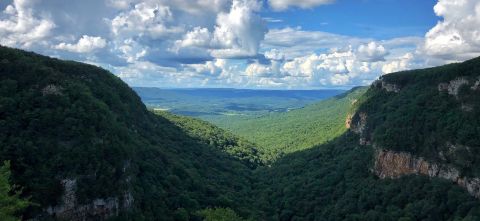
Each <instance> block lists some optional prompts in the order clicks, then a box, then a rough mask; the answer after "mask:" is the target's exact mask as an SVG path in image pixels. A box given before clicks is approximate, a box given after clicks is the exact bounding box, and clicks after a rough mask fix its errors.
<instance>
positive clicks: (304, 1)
mask: <svg viewBox="0 0 480 221" xmlns="http://www.w3.org/2000/svg"><path fill="white" fill-rule="evenodd" d="M334 1H335V0H268V3H269V4H270V7H272V9H273V10H276V11H283V10H286V9H288V8H289V7H299V8H303V9H306V8H313V7H316V6H319V5H325V4H330V3H333V2H334Z"/></svg>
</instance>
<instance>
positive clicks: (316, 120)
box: [214, 87, 367, 161]
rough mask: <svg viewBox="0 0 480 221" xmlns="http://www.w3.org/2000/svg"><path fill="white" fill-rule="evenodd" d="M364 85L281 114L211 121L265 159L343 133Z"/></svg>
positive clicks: (273, 157)
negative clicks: (259, 151)
mask: <svg viewBox="0 0 480 221" xmlns="http://www.w3.org/2000/svg"><path fill="white" fill-rule="evenodd" d="M366 89H367V88H366V87H357V88H353V89H352V90H350V91H347V92H345V93H343V94H340V95H337V96H335V97H333V98H330V99H327V100H324V101H320V102H318V103H315V104H311V105H307V106H305V107H303V108H300V109H296V110H292V111H289V112H284V113H270V114H266V115H263V116H258V117H243V118H241V117H236V118H225V119H224V120H221V121H219V120H215V121H214V122H215V123H217V124H218V125H220V126H221V127H223V128H226V129H228V130H231V131H233V132H234V133H235V134H238V135H239V136H242V137H245V138H248V139H249V140H250V141H252V142H254V143H256V144H258V145H259V146H261V147H262V148H264V149H265V152H266V153H265V157H266V160H267V161H273V160H275V159H277V158H279V157H281V156H283V155H285V154H289V153H293V152H296V151H299V150H303V149H307V148H310V147H313V146H315V145H318V144H323V143H326V142H328V141H331V140H333V139H334V138H336V137H338V136H340V135H341V134H343V133H345V131H346V130H347V128H346V125H345V119H346V116H347V115H348V114H349V113H350V112H351V111H352V108H353V107H354V105H353V104H354V103H355V102H356V101H357V100H358V99H359V98H360V97H361V96H362V94H363V93H365V91H366Z"/></svg>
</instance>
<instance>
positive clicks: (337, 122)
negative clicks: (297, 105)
mask: <svg viewBox="0 0 480 221" xmlns="http://www.w3.org/2000/svg"><path fill="white" fill-rule="evenodd" d="M465 64H466V65H465V66H455V65H453V66H445V67H440V68H438V69H428V70H419V71H418V74H417V75H418V76H428V77H429V78H435V76H434V75H429V74H428V73H429V72H432V73H433V72H441V70H443V69H447V71H446V72H448V73H449V77H440V79H438V82H439V83H440V82H449V81H450V80H451V79H454V78H455V77H458V76H466V77H468V78H469V80H470V79H473V74H472V75H468V73H469V72H466V70H467V69H469V70H470V69H472V70H474V71H476V70H478V68H479V67H480V64H479V62H478V59H477V60H473V61H469V62H466V63H465ZM451 67H456V68H452V69H449V68H451ZM457 70H458V71H457ZM425 73H427V74H425ZM477 73H479V72H478V71H477ZM417 75H415V76H417ZM389 76H390V75H389ZM391 76H393V77H392V78H391V79H389V82H390V83H393V82H395V83H396V84H398V85H401V90H405V92H403V91H401V92H400V93H397V94H392V93H391V92H386V91H384V90H379V89H380V88H378V87H379V86H378V85H377V84H374V85H373V86H372V87H370V88H368V90H367V89H366V88H360V89H355V90H352V91H350V92H349V93H347V94H344V95H342V96H339V97H335V98H332V99H330V100H328V101H324V102H323V103H319V104H318V105H312V106H308V107H306V108H304V109H300V110H297V111H291V112H288V113H285V114H281V115H278V117H277V116H267V117H265V119H266V120H265V123H266V122H267V120H268V122H275V121H278V122H275V123H272V124H270V127H272V129H271V131H267V132H265V134H262V133H260V136H264V137H267V135H268V134H269V133H273V132H274V131H275V128H277V127H278V131H281V133H280V134H276V135H275V136H277V139H278V140H275V139H273V138H272V139H271V140H268V139H265V141H260V140H261V139H252V140H250V138H251V137H250V136H244V135H242V136H241V137H237V136H236V135H235V132H233V133H232V132H228V131H225V130H222V129H220V128H218V127H216V126H214V125H212V124H210V123H207V122H205V121H201V120H197V119H192V118H188V117H183V116H176V115H173V114H170V113H165V112H158V111H157V112H152V111H149V110H148V109H147V108H146V107H145V105H144V104H143V103H142V102H141V100H140V98H139V97H138V96H137V95H136V94H135V93H134V92H133V91H132V89H130V88H129V87H128V86H127V85H126V84H125V83H123V82H122V81H121V80H120V79H119V78H117V77H115V76H114V75H113V74H111V73H109V72H108V71H106V70H103V69H101V68H98V67H95V66H92V65H86V64H82V63H78V62H72V61H62V60H58V59H52V58H48V57H45V56H41V55H37V54H34V53H30V52H25V51H21V50H16V49H10V48H6V47H0V143H1V146H0V161H1V162H7V163H6V164H5V165H4V166H3V167H1V169H0V196H1V197H2V198H1V199H0V206H1V208H0V214H1V213H5V214H6V215H8V216H10V217H12V218H11V219H13V220H15V219H20V217H22V218H23V219H29V218H36V219H38V220H62V219H64V220H83V219H87V220H102V219H105V218H108V219H110V220H192V221H195V220H206V221H218V220H239V221H240V220H282V221H283V220H285V221H286V220H309V221H310V220H312V221H313V220H352V221H353V220H379V221H380V220H402V221H408V220H411V221H413V220H431V221H436V220H452V221H457V220H462V221H470V220H480V201H479V200H478V199H476V198H474V197H472V196H470V195H469V194H468V192H467V191H466V190H464V189H462V188H461V187H459V186H457V185H455V184H453V183H452V182H451V181H446V180H442V179H437V178H427V177H422V176H414V175H412V176H405V177H402V178H399V179H379V178H378V177H376V176H375V175H374V174H373V173H372V172H371V168H372V164H373V152H374V151H375V149H374V147H373V146H372V145H366V146H362V145H360V144H359V142H358V141H359V138H360V136H364V135H363V134H360V135H358V134H355V133H352V132H350V131H348V130H347V129H346V125H345V118H346V117H347V114H349V113H350V112H351V111H352V108H354V109H358V111H364V112H368V114H369V118H368V119H369V123H368V127H367V128H368V130H367V131H370V130H371V131H373V132H372V134H371V139H372V140H373V141H375V143H378V144H387V143H382V142H387V141H388V140H386V137H388V136H390V138H391V139H392V140H391V141H390V142H392V143H391V144H392V146H391V147H392V148H397V146H394V144H398V146H399V147H400V146H402V147H405V146H407V145H406V144H410V143H409V142H410V139H406V140H405V141H402V140H401V139H400V136H404V135H403V134H402V135H395V136H394V135H392V133H393V132H396V131H395V128H396V127H398V126H400V125H403V124H402V122H396V123H395V124H394V125H391V124H388V122H387V121H386V119H391V118H393V117H394V116H397V115H399V114H403V115H401V116H397V117H403V118H402V119H401V120H403V121H411V122H416V121H414V120H412V119H411V118H410V115H406V113H405V112H398V113H397V111H399V110H403V108H407V107H408V108H410V107H415V105H417V104H422V103H421V102H422V101H423V102H425V101H426V100H416V99H415V96H413V97H408V96H406V95H403V93H407V92H408V91H407V90H406V89H407V88H409V87H412V88H415V89H416V90H419V91H420V92H419V93H423V91H421V89H420V88H421V86H423V85H422V84H421V83H419V82H422V81H421V80H418V79H414V80H411V81H410V80H408V79H409V78H410V77H404V76H409V74H408V73H403V74H402V73H398V74H393V75H391ZM442 76H443V75H442ZM387 78H389V77H387V76H385V77H384V78H383V80H385V79H387ZM405 79H407V80H405ZM419 79H421V77H419ZM434 82H437V81H434ZM417 84H419V85H417ZM432 84H435V83H432ZM429 87H431V89H428V88H427V90H425V93H426V94H425V95H424V96H433V92H431V91H432V90H433V87H434V86H429ZM471 88H475V83H473V84H471V83H469V84H468V88H465V87H464V88H463V89H459V91H460V95H459V96H458V97H456V96H452V95H449V94H448V93H447V92H444V91H440V93H439V90H438V87H437V86H435V88H434V89H435V90H436V92H437V93H439V95H438V97H434V99H431V100H432V101H431V102H434V103H431V105H434V106H431V107H430V109H428V110H439V112H438V113H437V112H432V114H434V115H436V114H444V115H445V114H447V115H445V116H449V117H452V118H451V119H448V117H447V120H449V121H452V119H457V117H458V116H461V117H464V118H460V119H462V120H470V122H468V124H467V128H469V127H475V128H477V129H478V125H479V124H478V119H475V118H474V117H472V116H470V115H471V114H476V113H478V112H477V111H478V109H477V107H478V105H477V104H478V103H476V102H477V100H476V99H477V98H476V97H475V95H476V94H472V93H476V92H475V91H473V92H472V91H469V90H472V89H471ZM366 90H367V91H366ZM365 91H366V92H365ZM430 92H431V94H429V93H430ZM408 93H410V92H408ZM410 95H412V94H410ZM383 96H384V97H390V98H391V99H398V100H397V102H400V103H389V102H388V101H390V98H389V99H387V98H384V100H381V99H383ZM397 97H398V98H397ZM420 97H421V96H420ZM400 98H402V99H400ZM372 99H374V100H372ZM376 99H380V100H379V101H376ZM437 99H445V100H447V101H446V104H444V103H435V100H437ZM355 100H358V101H357V102H355ZM438 102H440V101H438ZM454 104H455V105H454ZM462 104H468V106H469V107H472V109H470V108H468V109H466V111H465V110H463V109H462ZM327 105H329V106H328V107H326V106H327ZM352 105H353V107H352ZM384 105H386V106H384ZM393 105H395V106H393ZM405 105H406V106H407V107H404V106H405ZM443 105H446V107H444V106H443ZM448 109H455V110H452V112H453V113H450V112H447V113H445V112H442V110H448ZM317 111H318V112H321V113H322V114H321V115H317V113H316V112H317ZM358 111H357V113H358ZM377 113H378V116H376V115H375V114H377ZM290 114H291V116H293V118H290V117H287V116H290ZM404 115H406V116H404ZM423 115H425V117H427V118H425V120H427V119H428V120H433V119H435V120H438V122H440V123H442V121H441V120H439V119H437V118H438V116H437V118H435V116H429V112H422V111H420V112H418V113H417V114H415V116H417V117H422V116H423ZM302 116H303V117H305V118H306V120H304V119H303V118H302ZM325 116H328V117H325ZM370 116H371V117H370ZM445 116H444V117H445ZM477 116H478V115H477ZM356 118H358V116H356V117H354V119H353V121H354V122H355V121H358V119H356ZM292 119H293V120H292ZM475 120H477V121H475ZM259 121H260V122H263V121H262V119H259ZM283 121H285V123H283ZM296 121H300V122H301V123H298V124H296ZM252 122H253V121H252ZM319 122H320V123H325V124H326V125H328V126H321V125H320V123H319ZM411 122H410V125H411V127H410V128H408V130H414V131H415V130H421V131H423V132H424V133H425V136H426V137H429V136H452V137H451V139H450V141H451V142H455V143H457V142H458V143H461V144H462V145H469V146H470V147H472V148H473V147H478V144H479V142H478V140H475V139H478V136H476V135H478V134H470V135H468V136H467V135H465V136H466V137H467V138H468V139H466V138H464V137H463V135H462V133H470V132H472V131H473V133H476V132H475V131H476V130H470V129H461V128H460V126H458V125H456V124H455V125H454V126H452V127H453V128H447V129H445V130H446V131H447V132H445V133H442V134H435V133H433V132H431V133H430V132H428V129H429V128H430V127H427V128H425V125H428V124H426V123H423V124H420V125H416V124H412V123H411ZM461 122H464V121H461ZM261 124H263V123H259V124H257V126H251V127H250V130H257V131H259V130H263V129H264V128H260V126H261ZM289 124H291V125H292V126H291V128H293V129H294V130H289V128H288V125H289ZM303 124H305V126H306V128H305V129H302V127H301V126H302V125H303ZM293 125H295V126H293ZM439 126H441V125H439ZM379 128H380V129H379ZM382 128H383V129H382ZM454 129H458V131H459V132H458V134H452V133H453V130H454ZM295 130H299V131H302V133H303V134H299V135H298V137H297V136H295V134H294V132H295ZM449 130H452V131H449ZM477 131H478V130H477ZM401 132H404V130H401ZM435 132H441V131H440V130H436V131H435ZM407 135H411V134H407ZM407 135H405V136H407ZM269 136H270V135H269ZM397 136H398V137H397ZM298 138H300V139H298ZM383 138H384V139H385V140H382V139H383ZM390 138H389V139H390ZM444 138H448V137H444ZM414 139H419V138H414ZM414 141H417V140H414ZM257 142H258V143H257ZM269 142H270V143H271V144H270V145H271V146H268V145H266V144H268V143H269ZM274 143H276V144H277V145H278V146H280V147H281V148H278V150H281V151H283V152H284V154H283V155H281V157H279V158H277V156H278V155H275V154H277V152H273V151H272V150H273V147H274ZM414 144H417V146H420V143H414ZM264 145H265V146H264ZM296 145H298V147H296ZM399 147H398V148H399ZM422 147H423V146H422ZM417 149H418V148H417ZM417 149H415V150H417ZM402 150H408V149H402ZM418 150H421V149H418ZM423 152H424V150H422V151H418V152H415V151H413V153H416V154H424V153H423ZM272 153H274V154H272ZM472 153H475V152H472ZM272 156H274V157H272ZM473 157H477V156H473ZM474 162H476V161H474ZM471 165H476V164H471ZM5 202H16V203H17V206H16V207H15V208H8V206H6V204H8V203H5ZM109 202H111V203H110V204H109ZM70 205H73V207H71V208H70V207H69V206H70ZM62 206H63V207H62ZM63 208H67V209H70V210H65V209H63ZM15 217H16V218H15Z"/></svg>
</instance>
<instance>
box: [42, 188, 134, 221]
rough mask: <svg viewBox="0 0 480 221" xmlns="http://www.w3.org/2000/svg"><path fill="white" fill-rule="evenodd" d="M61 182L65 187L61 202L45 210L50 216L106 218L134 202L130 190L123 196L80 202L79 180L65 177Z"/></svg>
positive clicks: (75, 220) (74, 219)
mask: <svg viewBox="0 0 480 221" xmlns="http://www.w3.org/2000/svg"><path fill="white" fill-rule="evenodd" d="M61 183H62V186H63V188H64V193H63V196H62V199H61V203H60V204H58V205H55V206H50V207H48V208H47V209H46V210H45V212H47V213H48V214H49V215H50V216H52V217H55V218H57V219H60V220H72V221H84V220H91V219H100V220H105V219H107V218H110V217H113V216H116V215H118V214H119V212H120V211H121V210H125V209H128V208H130V207H131V206H132V204H133V196H132V194H131V193H130V192H125V193H124V195H123V196H122V197H121V198H119V197H108V198H98V199H94V200H92V201H91V202H90V203H88V204H80V203H79V202H78V200H77V196H76V189H77V180H76V179H64V180H62V182H61Z"/></svg>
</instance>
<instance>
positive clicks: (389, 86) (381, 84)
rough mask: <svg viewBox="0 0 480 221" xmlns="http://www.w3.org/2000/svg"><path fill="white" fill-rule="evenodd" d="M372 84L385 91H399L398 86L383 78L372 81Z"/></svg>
mask: <svg viewBox="0 0 480 221" xmlns="http://www.w3.org/2000/svg"><path fill="white" fill-rule="evenodd" d="M373 86H374V87H377V88H381V89H383V90H385V91H387V92H395V93H398V92H400V86H398V85H396V84H392V83H388V82H385V81H384V80H383V79H381V78H380V79H379V80H376V81H374V82H373Z"/></svg>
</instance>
